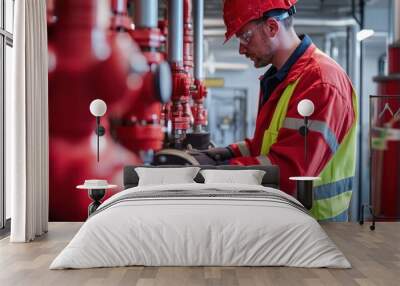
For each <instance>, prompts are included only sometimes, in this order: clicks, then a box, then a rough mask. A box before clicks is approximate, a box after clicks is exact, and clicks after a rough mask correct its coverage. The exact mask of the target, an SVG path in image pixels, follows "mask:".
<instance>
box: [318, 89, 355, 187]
mask: <svg viewBox="0 0 400 286" xmlns="http://www.w3.org/2000/svg"><path fill="white" fill-rule="evenodd" d="M353 109H354V116H355V120H354V123H353V125H352V127H351V128H350V131H349V132H348V133H347V134H346V136H345V137H344V139H343V140H342V142H341V143H340V146H339V148H338V149H337V151H336V153H335V155H334V156H333V157H332V158H331V159H330V160H329V162H328V163H327V164H326V165H325V167H324V169H323V170H322V171H321V173H320V174H319V175H318V177H320V178H321V180H319V181H315V182H314V183H315V184H314V187H318V186H321V185H325V184H328V183H332V182H337V181H340V180H343V179H346V178H348V177H352V176H354V173H355V169H356V159H355V158H356V142H357V118H358V105H357V98H356V95H355V92H354V90H353Z"/></svg>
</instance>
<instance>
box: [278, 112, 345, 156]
mask: <svg viewBox="0 0 400 286" xmlns="http://www.w3.org/2000/svg"><path fill="white" fill-rule="evenodd" d="M309 122H310V124H309V125H308V127H309V129H310V130H312V131H315V132H319V133H321V135H322V136H323V137H324V139H325V141H326V143H327V144H328V145H329V148H330V149H331V151H332V153H336V151H337V149H338V148H339V143H338V141H337V139H336V136H335V134H334V133H333V132H332V130H331V129H330V128H329V127H328V125H327V124H326V123H325V122H323V121H320V120H310V121H309ZM302 126H304V119H300V118H293V117H286V118H285V121H284V122H283V126H282V127H283V128H287V129H294V130H298V129H299V128H300V127H302Z"/></svg>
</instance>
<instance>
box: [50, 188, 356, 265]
mask: <svg viewBox="0 0 400 286" xmlns="http://www.w3.org/2000/svg"><path fill="white" fill-rule="evenodd" d="M129 265H145V266H292V267H330V268H350V267H351V266H350V263H349V262H348V261H347V259H346V258H345V256H344V255H343V253H342V252H341V251H340V250H339V249H338V248H337V247H336V245H335V244H334V243H333V242H332V241H331V239H330V238H329V237H328V236H327V234H326V233H325V232H324V230H323V229H322V228H321V226H320V225H319V224H318V222H317V221H316V220H315V219H314V218H312V217H311V216H310V215H309V214H308V212H307V210H306V209H305V208H304V207H303V206H302V205H301V204H300V203H299V202H298V201H297V200H295V199H294V198H293V197H291V196H289V195H287V194H285V193H283V192H281V191H279V190H276V189H273V188H267V187H263V186H254V185H238V184H196V183H193V184H176V185H163V186H142V187H135V188H131V189H127V190H124V191H123V192H120V193H118V194H116V195H114V196H112V197H111V198H109V199H108V200H107V201H105V202H104V203H103V204H102V205H101V206H100V207H99V209H98V210H97V211H96V212H95V213H94V214H93V215H92V216H91V217H90V218H89V219H88V220H87V221H86V222H85V223H84V224H83V225H82V227H81V228H80V230H79V231H78V233H77V234H76V235H75V237H74V238H73V239H72V241H71V242H70V243H69V244H68V245H67V246H66V247H65V249H64V250H63V251H62V252H61V253H60V254H59V255H58V256H57V257H56V259H55V260H54V261H53V262H52V264H51V265H50V269H65V268H92V267H116V266H129Z"/></svg>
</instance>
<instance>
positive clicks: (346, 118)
mask: <svg viewBox="0 0 400 286" xmlns="http://www.w3.org/2000/svg"><path fill="white" fill-rule="evenodd" d="M296 2H297V0H269V1H267V0H249V1H247V2H244V1H240V0H225V1H224V21H225V25H226V28H227V32H226V34H225V36H226V40H225V42H226V41H228V40H229V39H230V38H231V37H232V36H234V35H235V36H236V37H237V38H238V39H239V41H240V46H239V54H241V55H244V56H246V57H247V58H249V59H250V60H252V61H253V62H254V66H255V67H257V68H261V67H265V66H267V65H269V64H271V67H270V68H269V69H268V70H267V71H266V73H265V74H264V75H263V76H262V77H261V78H260V97H259V107H258V115H257V120H256V129H255V132H254V136H253V138H252V139H246V140H245V141H243V142H238V143H234V144H231V145H230V146H228V147H226V148H215V149H210V150H208V151H206V154H207V155H208V156H209V157H211V158H213V159H215V160H217V161H227V160H228V162H229V164H236V165H270V164H272V165H278V166H279V168H280V171H281V182H280V183H281V184H280V185H281V189H282V190H283V191H285V192H287V193H289V194H294V192H295V185H294V182H292V181H290V180H289V177H291V176H319V177H321V181H319V182H317V183H316V184H314V199H315V201H314V205H313V209H312V211H311V212H312V214H313V215H314V216H315V217H316V218H317V219H319V220H331V221H343V220H347V212H348V207H349V203H350V199H351V193H352V188H353V181H354V172H355V151H356V150H355V149H356V125H357V103H356V96H355V93H354V89H353V87H352V84H351V81H350V79H349V78H348V77H347V75H346V73H345V72H344V71H343V70H342V68H341V67H340V66H339V65H338V64H337V63H336V62H335V61H334V60H332V59H331V58H329V57H328V56H327V55H325V54H323V53H322V52H321V51H320V50H318V49H317V48H316V46H315V45H314V44H313V43H312V41H311V39H310V38H309V37H308V36H303V37H300V38H299V37H298V36H297V34H296V32H295V30H294V28H293V19H292V18H293V17H292V16H293V15H294V14H295V12H296V9H295V6H294V4H295V3H296ZM303 99H309V100H311V101H312V102H313V103H314V106H315V111H314V113H313V114H312V115H311V117H310V118H309V133H308V135H307V136H308V137H307V140H308V150H309V151H308V158H307V162H305V159H304V137H303V136H302V135H301V134H300V132H299V128H301V127H302V126H303V125H304V120H303V117H302V116H301V115H300V114H299V113H298V111H297V105H298V103H299V102H300V101H301V100H303Z"/></svg>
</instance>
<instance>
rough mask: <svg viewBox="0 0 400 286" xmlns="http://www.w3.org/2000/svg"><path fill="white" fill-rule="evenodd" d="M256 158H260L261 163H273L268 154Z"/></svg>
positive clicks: (268, 164)
mask: <svg viewBox="0 0 400 286" xmlns="http://www.w3.org/2000/svg"><path fill="white" fill-rule="evenodd" d="M256 159H257V160H258V162H260V164H261V165H264V166H265V165H267V166H270V165H272V163H271V160H270V159H269V158H268V157H267V156H263V155H261V156H258V157H256Z"/></svg>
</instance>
